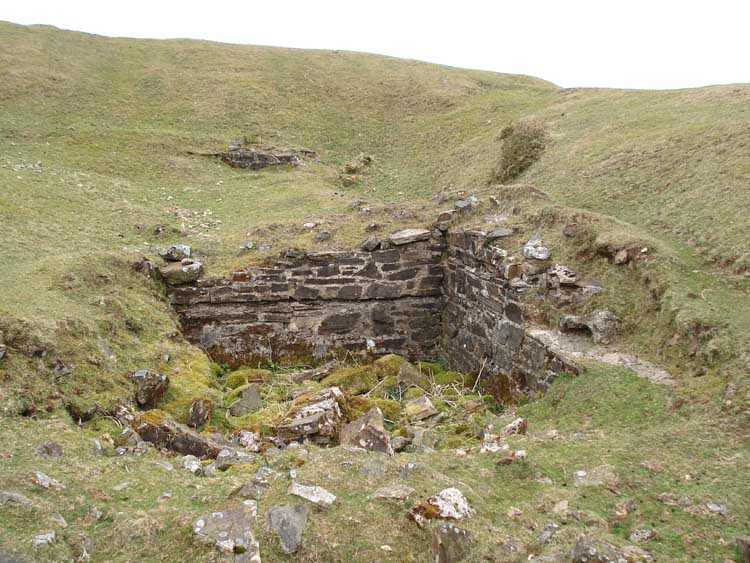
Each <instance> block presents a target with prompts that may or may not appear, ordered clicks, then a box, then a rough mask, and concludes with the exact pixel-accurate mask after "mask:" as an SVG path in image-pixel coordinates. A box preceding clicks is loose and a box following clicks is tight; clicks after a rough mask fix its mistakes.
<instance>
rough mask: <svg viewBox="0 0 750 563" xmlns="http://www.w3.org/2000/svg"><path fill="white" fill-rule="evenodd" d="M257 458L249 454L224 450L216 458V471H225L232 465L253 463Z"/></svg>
mask: <svg viewBox="0 0 750 563" xmlns="http://www.w3.org/2000/svg"><path fill="white" fill-rule="evenodd" d="M257 457H258V456H256V455H255V454H254V453H251V452H243V451H240V450H229V449H224V450H221V451H220V452H219V455H217V456H216V461H215V463H216V469H218V470H219V471H226V470H227V469H229V468H230V467H232V466H233V465H245V464H248V463H255V460H256V459H257Z"/></svg>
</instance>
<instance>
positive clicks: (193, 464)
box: [175, 455, 203, 475]
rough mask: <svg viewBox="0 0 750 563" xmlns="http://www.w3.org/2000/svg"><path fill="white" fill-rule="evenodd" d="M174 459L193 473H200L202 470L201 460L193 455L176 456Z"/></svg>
mask: <svg viewBox="0 0 750 563" xmlns="http://www.w3.org/2000/svg"><path fill="white" fill-rule="evenodd" d="M175 461H179V462H180V463H181V464H182V468H183V469H187V470H188V471H190V473H192V474H193V475H200V474H201V473H202V472H203V465H201V462H200V461H198V458H197V457H195V456H194V455H186V456H184V457H182V458H177V459H176V460H175Z"/></svg>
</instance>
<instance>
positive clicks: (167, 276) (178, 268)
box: [159, 259, 203, 285]
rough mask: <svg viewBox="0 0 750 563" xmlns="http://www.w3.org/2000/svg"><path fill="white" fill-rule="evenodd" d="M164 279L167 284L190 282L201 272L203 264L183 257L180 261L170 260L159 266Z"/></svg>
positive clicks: (199, 275)
mask: <svg viewBox="0 0 750 563" xmlns="http://www.w3.org/2000/svg"><path fill="white" fill-rule="evenodd" d="M159 273H160V274H161V276H162V278H164V281H165V282H167V284H169V285H183V284H186V283H192V282H194V281H195V280H197V279H198V278H200V277H201V275H202V274H203V264H201V263H200V262H194V261H191V260H190V259H185V260H183V261H181V262H172V263H170V264H167V265H166V266H162V267H161V268H159Z"/></svg>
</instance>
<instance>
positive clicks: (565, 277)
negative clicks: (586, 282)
mask: <svg viewBox="0 0 750 563" xmlns="http://www.w3.org/2000/svg"><path fill="white" fill-rule="evenodd" d="M547 275H548V276H549V278H550V285H551V286H552V287H559V286H561V285H573V284H575V283H576V281H578V274H576V273H575V272H574V271H573V270H571V269H570V268H568V267H567V266H563V265H562V264H555V265H554V266H552V267H551V268H550V269H548V270H547Z"/></svg>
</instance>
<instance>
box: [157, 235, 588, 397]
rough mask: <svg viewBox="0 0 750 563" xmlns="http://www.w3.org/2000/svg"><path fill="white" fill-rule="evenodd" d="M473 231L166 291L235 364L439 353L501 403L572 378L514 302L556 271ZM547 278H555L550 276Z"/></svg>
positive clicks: (202, 339) (403, 239)
mask: <svg viewBox="0 0 750 563" xmlns="http://www.w3.org/2000/svg"><path fill="white" fill-rule="evenodd" d="M497 243H498V239H497V238H496V237H491V236H488V235H487V234H485V233H483V232H479V231H457V232H441V231H438V230H434V231H427V230H423V229H408V230H407V231H402V232H400V233H396V234H394V235H392V236H391V237H390V238H389V239H388V240H385V241H379V243H378V244H373V245H368V247H367V248H368V249H371V250H368V251H361V252H315V253H305V252H302V251H298V250H290V251H288V252H287V254H286V256H285V257H284V258H283V259H280V260H279V261H277V262H276V263H275V264H274V265H273V266H272V267H249V268H246V269H244V270H241V271H237V272H234V273H232V274H231V275H229V276H227V277H222V278H200V279H198V280H196V281H192V282H188V283H185V284H182V285H172V286H169V290H168V291H169V296H170V299H171V302H172V305H173V307H174V309H175V310H176V311H177V313H178V314H179V317H180V322H181V327H182V331H183V334H184V335H185V337H186V338H187V339H188V340H189V341H191V342H193V343H195V344H196V345H198V346H200V347H201V348H202V349H204V350H205V351H206V352H207V353H208V354H209V355H210V356H211V357H212V358H213V359H214V360H215V361H217V362H220V363H227V364H229V365H230V366H233V367H237V366H240V365H256V364H257V363H258V362H262V361H267V360H273V361H274V362H283V361H292V360H295V361H300V360H306V361H311V360H313V359H316V360H322V359H324V358H325V357H327V356H331V355H334V354H336V353H341V352H343V351H348V352H351V353H357V354H369V355H381V354H388V353H395V354H400V355H404V356H407V357H409V358H412V359H418V358H429V357H435V356H443V357H445V358H446V359H447V361H448V362H449V364H450V365H451V368H452V369H456V370H459V371H463V372H467V373H479V374H480V385H481V386H482V388H483V389H484V390H485V391H486V392H490V393H492V394H493V395H495V396H496V397H498V398H502V399H517V398H519V397H520V396H522V395H527V396H531V397H535V396H537V395H539V394H541V393H543V392H544V391H545V390H546V389H547V388H548V387H549V385H550V384H551V383H552V381H553V380H554V379H555V377H556V376H557V375H558V374H560V373H562V372H576V371H577V370H576V367H575V366H574V365H573V364H571V363H570V362H569V361H568V360H566V359H564V358H562V357H560V356H558V355H557V354H555V353H554V352H553V351H552V350H551V349H550V348H548V347H547V346H546V345H545V344H544V343H543V342H542V341H541V340H539V339H537V338H535V337H534V336H532V335H531V334H529V333H528V332H527V331H526V329H525V322H524V313H523V309H522V304H521V301H520V295H521V293H522V292H523V291H525V290H527V289H528V288H529V287H531V286H532V285H533V284H540V283H550V280H551V282H554V284H555V292H556V293H557V294H559V293H560V292H561V291H565V292H576V291H579V290H580V291H583V292H585V291H586V290H587V288H585V287H583V288H578V287H577V286H575V285H574V280H573V281H571V282H570V283H571V285H565V284H562V285H561V283H560V280H558V279H557V277H556V275H555V272H556V270H555V268H558V269H559V265H554V264H552V263H549V261H548V260H540V259H538V258H534V257H528V256H523V255H522V254H520V255H517V254H514V253H512V252H510V251H508V250H505V249H503V248H501V247H499V246H496V244H497ZM550 272H551V273H550Z"/></svg>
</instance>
